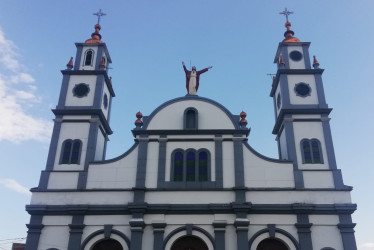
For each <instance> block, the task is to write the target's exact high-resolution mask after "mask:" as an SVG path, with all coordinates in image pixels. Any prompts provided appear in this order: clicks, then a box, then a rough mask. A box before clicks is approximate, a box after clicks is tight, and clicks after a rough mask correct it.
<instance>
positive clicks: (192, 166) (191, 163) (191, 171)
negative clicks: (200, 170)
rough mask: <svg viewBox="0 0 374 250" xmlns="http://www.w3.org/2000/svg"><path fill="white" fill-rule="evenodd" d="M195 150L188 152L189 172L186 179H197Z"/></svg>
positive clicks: (187, 164)
mask: <svg viewBox="0 0 374 250" xmlns="http://www.w3.org/2000/svg"><path fill="white" fill-rule="evenodd" d="M195 158H196V157H195V152H192V151H190V152H188V153H187V162H186V166H187V173H186V181H195V165H196V164H195V161H196V160H195Z"/></svg>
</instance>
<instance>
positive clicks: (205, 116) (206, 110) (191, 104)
mask: <svg viewBox="0 0 374 250" xmlns="http://www.w3.org/2000/svg"><path fill="white" fill-rule="evenodd" d="M143 128H144V129H146V130H181V129H199V130H207V129H210V130H211V129H238V128H239V116H235V115H232V114H231V113H230V112H229V111H228V110H227V109H226V108H225V107H223V106H222V105H221V104H219V103H217V102H215V101H213V100H210V99H207V98H203V97H198V96H190V95H187V96H185V97H181V98H176V99H173V100H170V101H168V102H166V103H164V104H162V105H161V106H159V107H158V108H157V109H156V110H155V111H154V112H152V114H151V115H150V116H148V117H144V126H143Z"/></svg>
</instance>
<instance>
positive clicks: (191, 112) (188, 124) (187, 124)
mask: <svg viewBox="0 0 374 250" xmlns="http://www.w3.org/2000/svg"><path fill="white" fill-rule="evenodd" d="M197 114H198V112H197V109H195V108H192V107H191V108H187V109H186V110H185V111H184V129H197V124H198V122H197Z"/></svg>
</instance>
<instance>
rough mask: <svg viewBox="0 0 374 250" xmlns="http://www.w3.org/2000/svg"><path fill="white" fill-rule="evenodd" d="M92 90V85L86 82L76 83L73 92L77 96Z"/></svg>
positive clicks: (84, 94)
mask: <svg viewBox="0 0 374 250" xmlns="http://www.w3.org/2000/svg"><path fill="white" fill-rule="evenodd" d="M88 92H90V87H89V86H88V84H86V83H79V84H76V85H75V86H74V88H73V94H74V96H76V97H84V96H87V95H88Z"/></svg>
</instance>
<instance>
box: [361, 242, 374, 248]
mask: <svg viewBox="0 0 374 250" xmlns="http://www.w3.org/2000/svg"><path fill="white" fill-rule="evenodd" d="M359 249H362V250H374V242H367V243H364V244H362V245H361V246H360V247H359Z"/></svg>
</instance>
